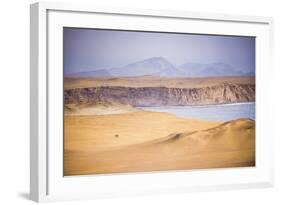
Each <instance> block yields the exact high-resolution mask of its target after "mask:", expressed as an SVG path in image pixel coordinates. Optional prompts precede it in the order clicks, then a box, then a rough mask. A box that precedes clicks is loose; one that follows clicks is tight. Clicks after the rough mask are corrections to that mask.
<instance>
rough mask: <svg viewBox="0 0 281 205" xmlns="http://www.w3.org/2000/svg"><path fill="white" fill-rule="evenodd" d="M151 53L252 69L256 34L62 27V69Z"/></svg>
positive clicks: (119, 62)
mask: <svg viewBox="0 0 281 205" xmlns="http://www.w3.org/2000/svg"><path fill="white" fill-rule="evenodd" d="M151 57H163V58H166V59H167V60H168V61H170V62H171V63H172V64H174V65H175V66H178V65H181V64H183V63H187V62H193V63H194V62H195V63H202V64H205V63H206V64H208V63H216V62H222V63H226V64H230V65H232V66H234V67H239V68H240V69H245V70H249V71H254V69H255V38H253V37H237V36H235V37H232V36H211V35H194V34H171V33H153V32H133V31H113V30H98V29H78V28H64V73H67V74H68V73H75V72H84V71H91V70H99V69H106V68H114V67H121V66H124V65H127V64H129V63H133V62H136V61H141V60H144V59H147V58H151Z"/></svg>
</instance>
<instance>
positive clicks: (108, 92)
mask: <svg viewBox="0 0 281 205" xmlns="http://www.w3.org/2000/svg"><path fill="white" fill-rule="evenodd" d="M64 101H65V104H81V103H95V102H117V103H122V104H130V105H133V106H167V105H208V104H224V103H237V102H254V101H255V85H253V84H232V83H221V84H218V85H214V86H210V87H202V88H166V87H136V88H132V87H121V86H104V87H91V88H75V89H66V90H64Z"/></svg>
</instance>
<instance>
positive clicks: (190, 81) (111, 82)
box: [64, 76, 255, 89]
mask: <svg viewBox="0 0 281 205" xmlns="http://www.w3.org/2000/svg"><path fill="white" fill-rule="evenodd" d="M224 82H228V83H233V84H253V85H254V84H255V77H207V78H178V77H175V78H165V77H155V76H141V77H121V78H120V77H114V78H64V88H65V89H72V88H88V87H100V86H122V87H167V88H201V87H210V86H214V85H217V84H221V83H224Z"/></svg>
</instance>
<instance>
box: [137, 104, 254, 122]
mask: <svg viewBox="0 0 281 205" xmlns="http://www.w3.org/2000/svg"><path fill="white" fill-rule="evenodd" d="M255 107H256V105H255V103H235V104H224V105H207V106H161V107H140V108H141V109H143V110H148V111H155V112H167V113H171V114H175V115H177V116H179V117H187V118H197V119H205V120H211V121H229V120H235V119H239V118H250V119H253V120H255Z"/></svg>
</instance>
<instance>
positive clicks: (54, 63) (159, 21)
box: [30, 2, 273, 202]
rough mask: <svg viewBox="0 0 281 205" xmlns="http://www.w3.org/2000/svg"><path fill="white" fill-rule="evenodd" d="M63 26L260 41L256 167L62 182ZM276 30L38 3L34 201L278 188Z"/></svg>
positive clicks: (232, 19) (246, 21) (240, 22)
mask: <svg viewBox="0 0 281 205" xmlns="http://www.w3.org/2000/svg"><path fill="white" fill-rule="evenodd" d="M115 19H117V20H115ZM124 22H127V23H124ZM184 25H188V26H184ZM64 26H73V27H95V28H97V27H98V28H117V29H118V28H119V29H120V28H122V29H128V30H130V29H132V30H150V31H167V30H168V31H171V32H173V31H174V32H181V31H182V32H183V31H184V32H192V33H207V34H225V35H251V36H256V39H257V42H256V43H257V48H256V49H257V50H256V90H257V98H256V101H257V108H256V112H257V122H256V126H257V132H256V133H257V142H256V161H257V163H256V167H254V168H233V169H232V168H228V169H210V170H194V171H176V172H175V171H173V172H156V173H155V172H154V173H130V174H112V175H99V176H83V177H81V176H77V177H64V176H63V174H62V160H63V158H62V137H63V136H62V128H63V127H62V113H63V112H62V109H63V108H62V99H61V98H62V97H61V98H60V96H62V88H63V86H62V70H61V69H62V52H61V51H62V35H61V32H62V28H63V27H64ZM272 29H273V19H272V18H270V17H258V16H241V15H227V14H212V13H196V12H185V11H158V10H139V9H122V8H97V7H96V6H95V5H85V4H70V3H46V2H40V3H35V4H32V5H31V12H30V56H31V58H30V69H31V72H30V79H31V81H30V93H31V95H30V102H31V103H30V119H31V127H30V133H31V134H30V198H31V200H34V201H37V202H41V201H54V200H71V199H86V198H87V199H89V198H90V199H91V198H99V197H114V196H129V195H142V194H163V193H178V192H194V191H210V190H225V189H237V188H253V187H255V188H256V187H271V186H273V133H272V131H271V129H270V121H271V120H272V113H270V112H267V111H266V109H263V108H264V107H268V106H270V105H271V104H270V103H271V102H270V99H271V96H269V93H268V92H267V90H268V89H270V86H271V83H270V77H271V74H272V71H273V66H272V50H273V49H272V45H273V36H272V35H273V31H272ZM50 99H51V100H50ZM54 99H57V100H54ZM55 119H56V120H55ZM164 178H165V180H163V179H164Z"/></svg>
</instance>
